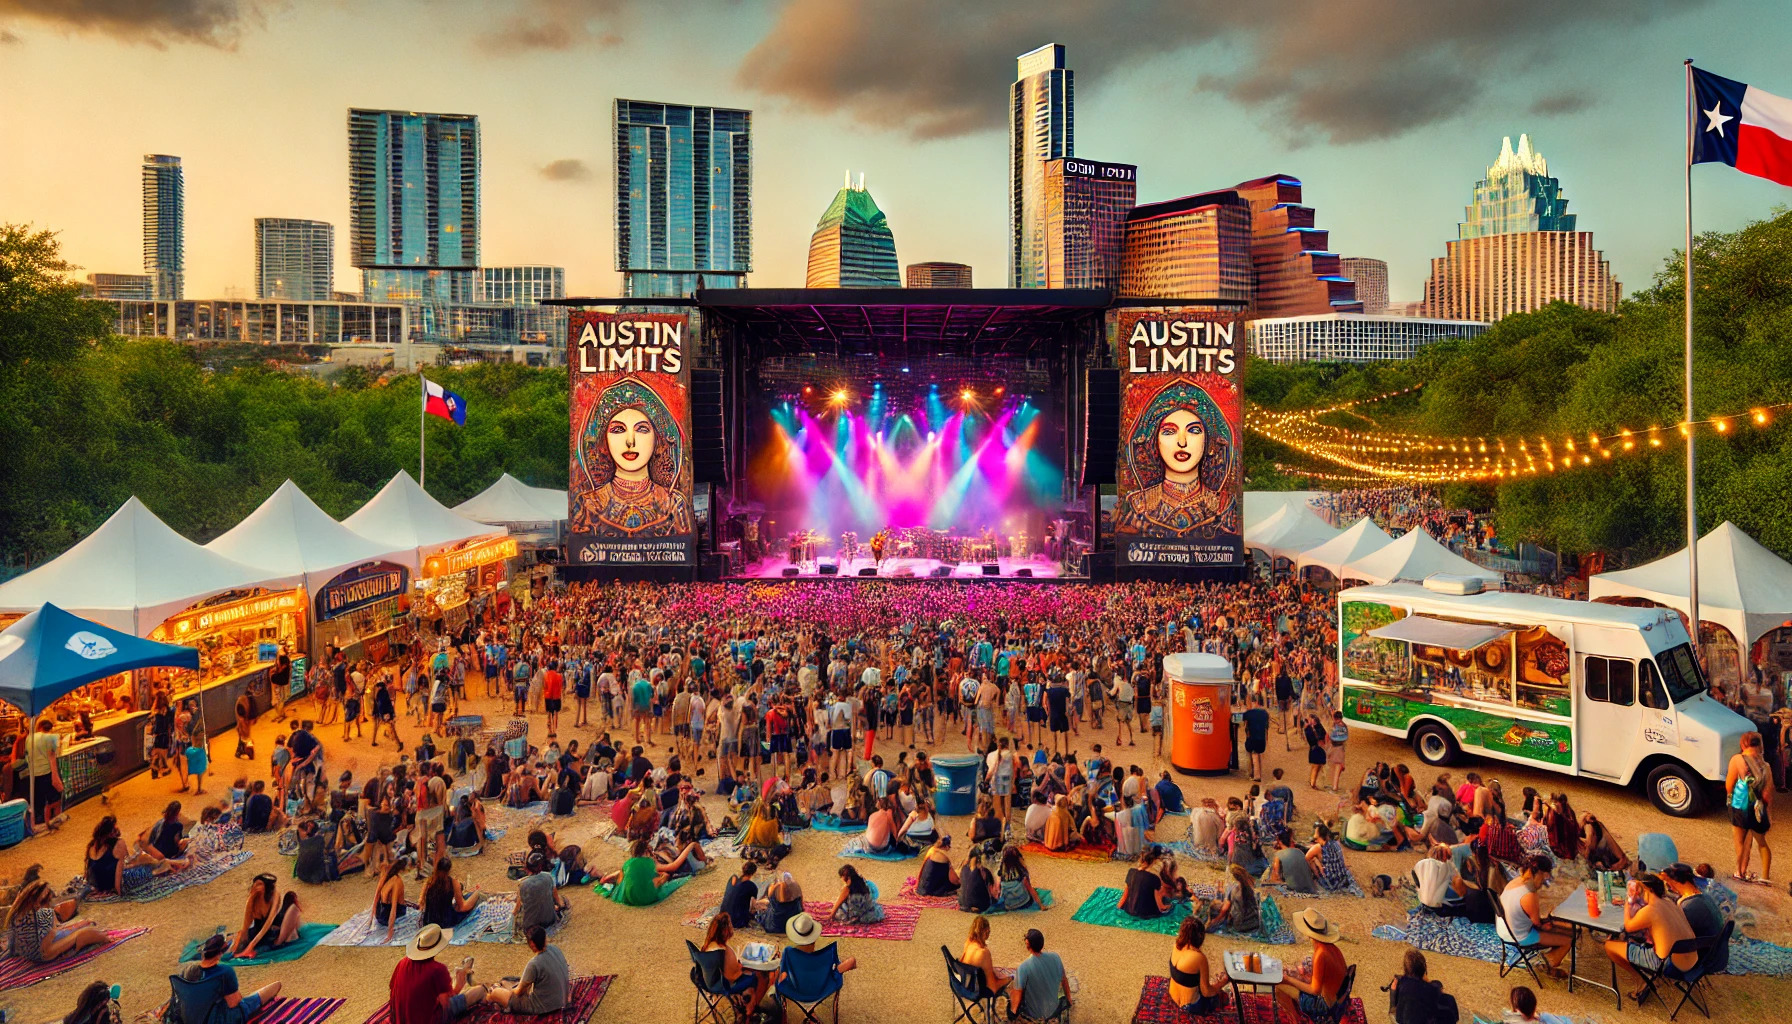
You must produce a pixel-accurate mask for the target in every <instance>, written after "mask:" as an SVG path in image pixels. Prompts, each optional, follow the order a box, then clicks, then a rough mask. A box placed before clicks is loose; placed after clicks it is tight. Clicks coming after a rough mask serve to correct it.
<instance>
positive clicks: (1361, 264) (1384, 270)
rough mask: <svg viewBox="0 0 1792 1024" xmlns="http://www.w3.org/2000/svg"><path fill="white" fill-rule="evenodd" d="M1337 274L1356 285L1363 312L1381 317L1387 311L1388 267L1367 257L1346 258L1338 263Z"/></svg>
mask: <svg viewBox="0 0 1792 1024" xmlns="http://www.w3.org/2000/svg"><path fill="white" fill-rule="evenodd" d="M1338 264H1339V268H1340V269H1339V271H1338V272H1339V273H1341V274H1343V275H1344V276H1345V277H1348V278H1350V283H1351V284H1354V285H1356V297H1357V301H1359V302H1361V303H1362V304H1363V312H1365V313H1367V314H1369V315H1370V316H1381V315H1382V314H1383V313H1386V312H1387V311H1388V265H1387V264H1386V263H1383V262H1382V261H1381V260H1376V259H1370V258H1369V257H1367V256H1346V257H1344V258H1343V259H1341V260H1339V261H1338Z"/></svg>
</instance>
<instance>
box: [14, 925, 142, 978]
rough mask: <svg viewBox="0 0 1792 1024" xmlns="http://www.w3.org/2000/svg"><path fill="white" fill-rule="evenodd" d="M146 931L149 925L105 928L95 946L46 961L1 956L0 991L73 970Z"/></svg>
mask: <svg viewBox="0 0 1792 1024" xmlns="http://www.w3.org/2000/svg"><path fill="white" fill-rule="evenodd" d="M148 932H149V929H148V928H122V929H117V930H114V931H108V932H107V933H106V938H107V940H109V941H107V942H105V943H103V944H101V945H98V946H88V947H87V948H86V949H83V950H81V951H80V952H78V953H71V954H69V955H67V956H60V957H57V958H56V959H54V960H52V961H50V962H49V963H47V964H39V963H32V962H31V961H30V960H27V959H25V958H24V957H19V956H0V992H5V991H8V990H10V989H15V988H24V987H25V986H27V985H35V984H37V983H38V982H40V981H43V980H44V979H46V978H54V977H56V976H57V975H58V974H64V973H67V972H68V971H72V970H74V969H75V968H77V967H80V966H81V965H82V964H85V963H87V962H88V961H89V960H92V959H93V958H94V957H96V956H99V955H100V954H101V953H104V952H106V951H107V950H110V949H116V948H118V947H119V946H120V945H121V944H123V943H126V942H129V941H131V940H132V939H134V938H136V937H137V936H139V935H144V934H147V933H148Z"/></svg>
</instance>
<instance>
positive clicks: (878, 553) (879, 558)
mask: <svg viewBox="0 0 1792 1024" xmlns="http://www.w3.org/2000/svg"><path fill="white" fill-rule="evenodd" d="M885 543H887V538H886V537H885V536H884V531H883V530H879V531H877V532H876V533H874V534H872V535H871V560H872V561H873V562H875V563H877V567H878V568H879V569H881V568H883V566H884V544H885Z"/></svg>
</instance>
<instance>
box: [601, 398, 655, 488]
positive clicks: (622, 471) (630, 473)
mask: <svg viewBox="0 0 1792 1024" xmlns="http://www.w3.org/2000/svg"><path fill="white" fill-rule="evenodd" d="M604 439H605V441H607V442H608V444H609V448H610V458H611V459H612V460H614V461H615V463H616V474H617V475H618V476H622V477H630V478H639V477H641V476H644V475H646V473H647V466H648V463H649V462H651V461H652V460H653V450H654V446H655V444H656V443H657V441H658V437H657V436H656V435H655V434H654V431H653V422H652V421H651V420H649V419H648V418H647V414H646V413H644V412H642V411H641V410H639V409H622V410H620V411H618V412H617V413H616V415H614V416H612V417H610V422H609V425H608V426H607V427H605V428H604Z"/></svg>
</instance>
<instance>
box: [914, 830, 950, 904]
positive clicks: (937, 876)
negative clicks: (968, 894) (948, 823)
mask: <svg viewBox="0 0 1792 1024" xmlns="http://www.w3.org/2000/svg"><path fill="white" fill-rule="evenodd" d="M915 893H916V895H919V896H956V895H958V869H957V868H955V867H953V866H952V837H951V836H949V835H944V836H940V837H939V838H938V839H936V840H934V843H933V845H932V846H929V847H928V848H927V853H926V854H925V855H924V856H923V857H922V858H921V874H920V876H919V877H917V878H916V879H915Z"/></svg>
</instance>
